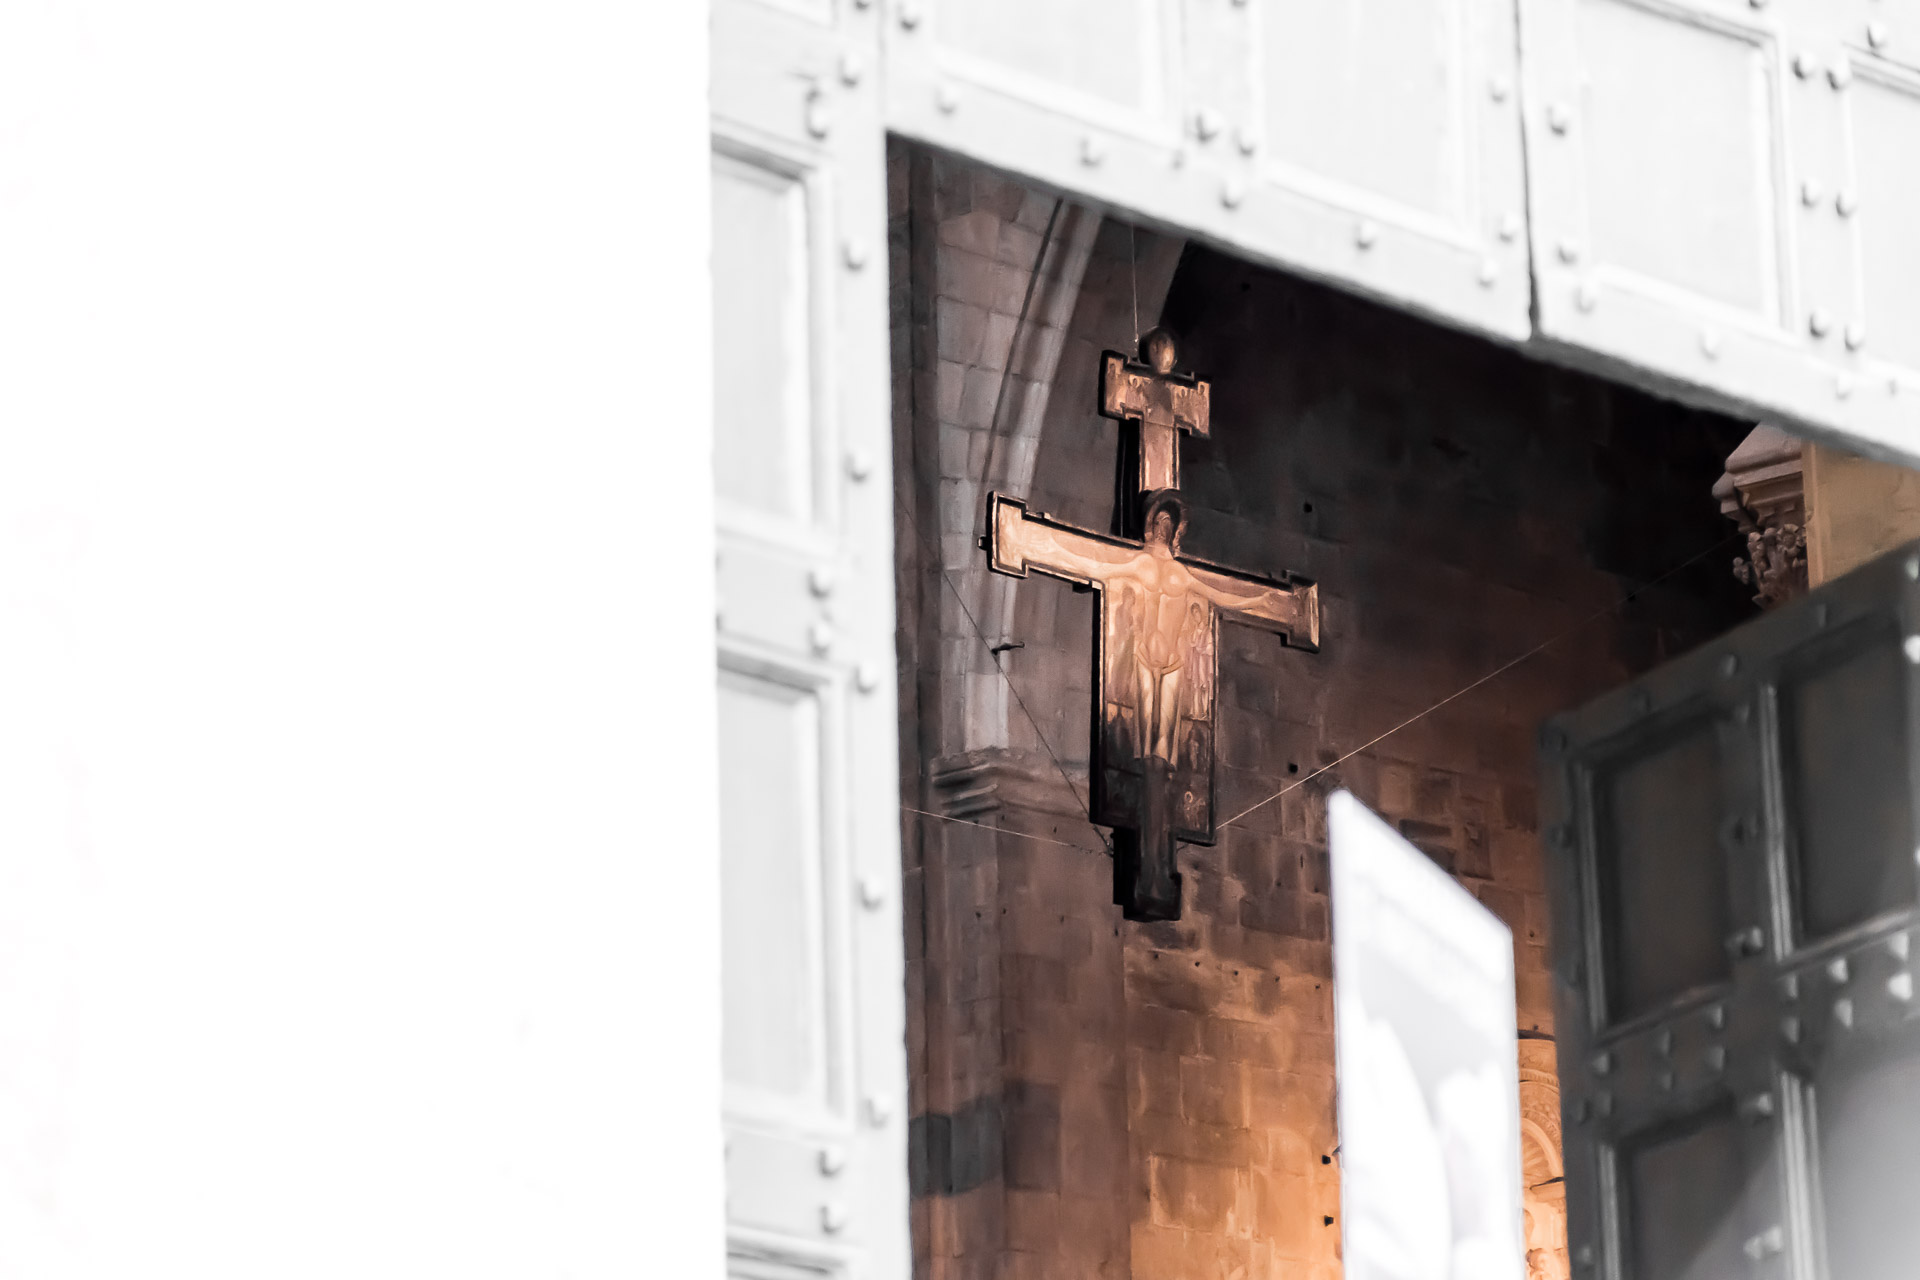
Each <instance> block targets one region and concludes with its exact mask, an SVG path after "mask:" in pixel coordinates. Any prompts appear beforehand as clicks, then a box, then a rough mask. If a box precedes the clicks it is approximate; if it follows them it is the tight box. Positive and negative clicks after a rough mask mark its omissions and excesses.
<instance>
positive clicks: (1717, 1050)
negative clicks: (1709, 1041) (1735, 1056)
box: [1707, 1044, 1727, 1075]
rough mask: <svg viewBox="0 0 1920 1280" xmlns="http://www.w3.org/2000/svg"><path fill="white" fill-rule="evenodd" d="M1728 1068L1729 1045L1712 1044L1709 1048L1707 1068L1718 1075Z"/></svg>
mask: <svg viewBox="0 0 1920 1280" xmlns="http://www.w3.org/2000/svg"><path fill="white" fill-rule="evenodd" d="M1726 1069H1727V1046H1725V1045H1723V1044H1716V1045H1712V1046H1710V1047H1709V1048H1708V1049H1707V1070H1709V1071H1711V1072H1713V1073H1714V1074H1715V1075H1718V1074H1719V1073H1720V1072H1722V1071H1725V1070H1726Z"/></svg>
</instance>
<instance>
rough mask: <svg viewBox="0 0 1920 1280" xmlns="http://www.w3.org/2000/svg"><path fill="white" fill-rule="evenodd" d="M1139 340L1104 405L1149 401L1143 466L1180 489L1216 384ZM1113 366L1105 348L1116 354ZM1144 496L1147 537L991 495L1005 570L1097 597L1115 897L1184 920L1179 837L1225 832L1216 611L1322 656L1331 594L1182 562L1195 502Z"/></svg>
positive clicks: (1140, 913) (990, 537) (1104, 818)
mask: <svg viewBox="0 0 1920 1280" xmlns="http://www.w3.org/2000/svg"><path fill="white" fill-rule="evenodd" d="M1142 349H1143V354H1146V355H1147V356H1148V357H1149V361H1150V363H1149V364H1148V365H1147V366H1146V367H1144V368H1143V367H1142V366H1141V365H1140V364H1136V363H1134V362H1132V361H1125V362H1124V368H1123V370H1122V372H1123V373H1124V374H1125V375H1126V377H1127V379H1128V382H1127V383H1126V384H1125V385H1126V386H1129V387H1131V388H1132V390H1131V391H1126V392H1124V393H1123V395H1124V396H1125V397H1126V398H1117V397H1116V396H1115V395H1114V379H1113V377H1112V376H1111V370H1112V365H1111V364H1109V371H1110V372H1109V377H1108V379H1107V380H1106V381H1107V387H1106V389H1105V394H1104V395H1103V398H1102V399H1103V411H1104V410H1105V407H1106V406H1107V405H1110V404H1114V403H1116V402H1118V403H1121V404H1122V405H1125V404H1128V403H1131V404H1134V405H1137V406H1139V407H1140V409H1141V414H1140V416H1139V417H1137V418H1133V419H1132V421H1133V422H1134V423H1136V424H1137V426H1138V428H1139V430H1140V433H1141V437H1142V438H1141V440H1140V448H1139V449H1138V451H1137V457H1138V458H1139V459H1140V462H1141V469H1142V474H1143V476H1144V475H1146V474H1147V473H1148V471H1149V468H1150V467H1151V468H1152V471H1153V474H1154V475H1155V476H1156V477H1159V478H1168V477H1171V478H1173V479H1174V480H1175V481H1176V482H1177V478H1178V475H1179V461H1178V437H1177V433H1178V432H1179V431H1182V430H1185V431H1189V432H1192V433H1194V434H1204V432H1205V430H1206V425H1207V423H1206V407H1207V395H1206V383H1204V382H1198V381H1197V380H1195V379H1191V378H1179V377H1178V376H1177V375H1171V376H1170V371H1171V366H1172V344H1171V340H1168V339H1165V338H1164V335H1163V334H1162V333H1161V332H1160V331H1157V330H1156V331H1155V333H1154V334H1150V335H1148V338H1147V339H1146V341H1144V342H1143V343H1142ZM1116 359H1119V358H1118V357H1115V356H1113V355H1112V354H1111V353H1109V355H1108V360H1109V361H1110V362H1111V361H1113V360H1116ZM1154 366H1163V367H1159V368H1155V367H1154ZM1154 379H1159V380H1160V381H1158V382H1156V381H1154ZM1169 387H1171V388H1172V390H1171V391H1169V390H1168V388H1169ZM1196 387H1197V388H1198V391H1197V394H1194V392H1195V388H1196ZM1115 416H1119V415H1115ZM1150 432H1157V433H1158V436H1157V442H1156V438H1155V437H1153V436H1150V435H1149V433H1150ZM1135 501H1136V503H1137V504H1138V506H1137V512H1138V515H1137V519H1136V520H1135V521H1133V522H1132V523H1134V524H1136V525H1137V527H1138V528H1139V529H1140V531H1141V536H1140V538H1139V539H1137V540H1136V539H1131V538H1116V537H1112V536H1109V535H1106V534H1101V533H1093V532H1090V531H1088V530H1085V529H1078V528H1075V527H1074V526H1072V525H1069V524H1066V523H1064V522H1061V521H1058V520H1054V519H1052V518H1051V517H1048V516H1046V515H1045V514H1042V513H1039V512H1030V511H1028V509H1027V507H1026V504H1025V503H1023V502H1020V501H1017V500H1015V499H1012V498H1008V497H1006V496H1004V495H1002V494H994V495H992V496H991V498H990V512H989V518H988V526H987V534H986V537H985V538H984V539H983V542H984V544H985V547H986V550H987V553H988V556H989V563H990V564H991V566H992V568H993V570H994V571H995V572H997V573H1004V574H1008V575H1011V576H1013V577H1021V578H1024V577H1026V576H1027V575H1028V574H1029V572H1039V573H1042V574H1045V575H1047V576H1049V577H1053V578H1058V579H1060V580H1061V581H1063V582H1068V583H1072V584H1073V585H1075V586H1077V587H1082V588H1087V589H1091V590H1093V591H1095V592H1097V593H1098V594H1099V599H1100V604H1099V608H1098V611H1097V617H1096V621H1095V632H1094V679H1095V686H1096V688H1097V690H1098V695H1097V697H1096V698H1095V700H1094V705H1093V708H1092V712H1093V723H1092V737H1091V743H1092V754H1093V759H1092V761H1091V771H1092V792H1093V796H1092V806H1091V810H1092V812H1091V817H1092V819H1093V821H1095V822H1097V823H1099V824H1101V825H1103V826H1110V827H1112V828H1114V836H1115V859H1116V865H1115V870H1114V894H1115V900H1116V901H1117V902H1119V904H1120V905H1121V906H1122V908H1124V910H1125V913H1126V915H1127V916H1128V918H1129V919H1139V920H1170V919H1177V918H1178V917H1179V914H1180V876H1179V872H1178V869H1177V866H1176V862H1175V856H1174V855H1175V849H1176V848H1177V846H1178V843H1179V842H1180V841H1183V840H1184V841H1187V842H1190V843H1194V844H1212V843H1213V840H1214V812H1213V810H1214V727H1215V720H1216V697H1215V689H1216V685H1217V683H1218V674H1219V654H1218V643H1217V641H1218V633H1219V622H1220V619H1221V618H1222V617H1226V618H1228V619H1230V620H1232V621H1237V622H1241V623H1244V624H1247V625H1251V626H1256V627H1259V628H1261V629H1263V630H1267V631H1271V632H1274V633H1276V634H1278V635H1280V636H1282V637H1283V638H1285V640H1286V642H1287V643H1288V644H1290V645H1293V646H1295V647H1298V648H1304V649H1317V648H1318V647H1319V642H1320V601H1319V594H1318V591H1317V590H1316V588H1315V587H1314V585H1313V584H1312V583H1311V582H1308V581H1306V580H1304V579H1300V578H1295V577H1291V576H1289V577H1287V578H1267V577H1262V576H1260V575H1257V574H1250V573H1243V572H1240V571H1239V570H1235V569H1228V568H1224V567H1222V566H1220V565H1215V564H1209V563H1207V562H1206V561H1203V560H1197V559H1194V558H1193V557H1191V556H1187V555H1183V554H1182V553H1181V549H1180V544H1181V539H1182V537H1183V535H1184V533H1185V531H1186V527H1187V512H1186V503H1185V502H1184V501H1183V500H1182V498H1181V497H1180V494H1179V493H1178V491H1177V490H1175V489H1174V488H1172V487H1171V486H1170V485H1162V486H1160V487H1157V488H1155V489H1152V490H1148V491H1144V492H1140V493H1138V494H1136V495H1135Z"/></svg>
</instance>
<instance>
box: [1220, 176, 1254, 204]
mask: <svg viewBox="0 0 1920 1280" xmlns="http://www.w3.org/2000/svg"><path fill="white" fill-rule="evenodd" d="M1246 198H1247V184H1246V183H1244V182H1242V181H1241V180H1240V179H1239V178H1228V179H1227V180H1226V181H1225V182H1222V183H1221V184H1220V203H1221V204H1222V205H1224V206H1226V207H1227V208H1229V209H1238V208H1239V207H1240V202H1241V201H1242V200H1245V199H1246Z"/></svg>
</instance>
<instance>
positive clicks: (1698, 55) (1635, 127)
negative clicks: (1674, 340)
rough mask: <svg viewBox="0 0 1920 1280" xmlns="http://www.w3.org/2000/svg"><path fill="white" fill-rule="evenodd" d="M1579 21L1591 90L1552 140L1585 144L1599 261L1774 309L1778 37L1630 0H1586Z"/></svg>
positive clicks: (1735, 302)
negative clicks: (1774, 64)
mask: <svg viewBox="0 0 1920 1280" xmlns="http://www.w3.org/2000/svg"><path fill="white" fill-rule="evenodd" d="M1578 26H1579V35H1578V40H1579V51H1580V61H1581V64H1582V70H1583V72H1584V76H1583V85H1582V88H1581V91H1580V93H1581V96H1580V100H1579V101H1578V102H1569V103H1564V104H1559V106H1560V107H1561V109H1562V110H1564V111H1566V112H1567V114H1566V116H1565V117H1564V118H1565V119H1566V120H1567V123H1568V129H1567V133H1566V135H1565V136H1564V137H1550V138H1548V139H1547V140H1546V141H1545V142H1543V144H1542V145H1546V146H1565V145H1574V146H1578V147H1580V148H1581V155H1582V159H1583V162H1584V183H1583V186H1584V195H1585V200H1586V206H1587V223H1588V231H1589V234H1590V235H1591V237H1592V240H1593V244H1592V256H1593V259H1594V261H1595V262H1597V263H1601V264H1605V265H1607V266H1611V267H1617V268H1621V269H1624V270H1626V271H1630V272H1633V273H1634V274H1637V275H1641V276H1645V277H1647V278H1649V279H1651V280H1654V281H1658V282H1660V283H1662V284H1664V285H1668V286H1672V287H1676V288H1679V289H1683V290H1685V291H1687V292H1690V293H1694V294H1699V295H1701V296H1703V297H1706V298H1710V299H1713V300H1714V301H1716V302H1719V303H1723V304H1726V305H1729V306H1733V307H1738V308H1742V309H1745V310H1749V311H1754V312H1771V311H1773V310H1774V307H1773V296H1774V290H1773V284H1772V282H1773V280H1774V277H1775V274H1776V256H1775V255H1776V253H1777V246H1776V242H1775V231H1774V216H1773V205H1774V201H1775V199H1776V196H1775V189H1774V180H1773V164H1772V160H1771V155H1772V146H1773V139H1772V136H1771V134H1772V127H1771V121H1772V110H1771V105H1770V97H1769V85H1770V79H1771V72H1770V71H1769V68H1768V62H1767V55H1766V50H1765V49H1764V47H1763V46H1761V45H1760V44H1757V43H1755V42H1754V41H1752V40H1750V39H1747V38H1745V37H1743V36H1742V35H1740V34H1737V33H1733V32H1728V31H1723V30H1719V29H1716V28H1714V27H1712V26H1708V25H1705V24H1704V23H1701V22H1698V21H1694V20H1688V19H1685V18H1682V17H1680V16H1678V15H1676V14H1671V13H1666V12H1657V11H1655V10H1653V9H1650V8H1642V7H1640V6H1639V5H1636V4H1631V3H1627V2H1626V0H1580V3H1579V5H1578ZM1571 247H1572V248H1573V249H1574V250H1575V252H1576V253H1577V252H1578V250H1579V246H1578V245H1572V246H1571ZM1773 318H1777V317H1773Z"/></svg>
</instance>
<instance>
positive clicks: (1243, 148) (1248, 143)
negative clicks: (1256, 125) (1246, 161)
mask: <svg viewBox="0 0 1920 1280" xmlns="http://www.w3.org/2000/svg"><path fill="white" fill-rule="evenodd" d="M1233 145H1234V146H1236V147H1239V148H1240V154H1241V155H1243V156H1250V155H1252V154H1253V153H1254V152H1256V151H1258V150H1259V149H1260V139H1259V137H1258V135H1256V134H1255V133H1254V131H1253V130H1252V129H1250V128H1248V127H1247V126H1246V125H1244V124H1243V125H1241V126H1240V127H1239V128H1238V129H1235V130H1234V131H1233Z"/></svg>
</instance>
